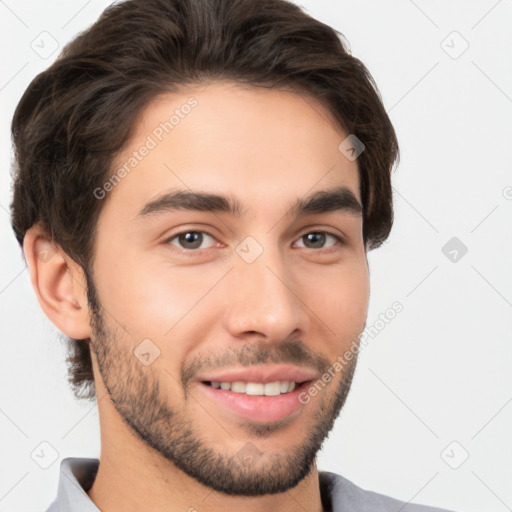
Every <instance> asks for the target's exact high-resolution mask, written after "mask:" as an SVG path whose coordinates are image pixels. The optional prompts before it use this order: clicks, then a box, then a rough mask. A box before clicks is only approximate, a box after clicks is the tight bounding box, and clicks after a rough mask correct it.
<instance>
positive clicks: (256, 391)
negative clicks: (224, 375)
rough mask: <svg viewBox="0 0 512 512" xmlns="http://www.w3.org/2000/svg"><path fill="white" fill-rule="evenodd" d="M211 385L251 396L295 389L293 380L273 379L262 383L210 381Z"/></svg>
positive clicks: (276, 393)
mask: <svg viewBox="0 0 512 512" xmlns="http://www.w3.org/2000/svg"><path fill="white" fill-rule="evenodd" d="M210 384H211V386H212V387H213V388H216V389H219V388H220V389H223V390H224V391H233V392H234V393H244V394H246V395H252V396H263V395H264V396H278V395H281V394H284V393H289V392H290V391H293V390H294V389H295V382H293V381H275V382H267V383H266V384H263V383H261V382H242V381H235V382H219V381H214V380H213V381H211V382H210Z"/></svg>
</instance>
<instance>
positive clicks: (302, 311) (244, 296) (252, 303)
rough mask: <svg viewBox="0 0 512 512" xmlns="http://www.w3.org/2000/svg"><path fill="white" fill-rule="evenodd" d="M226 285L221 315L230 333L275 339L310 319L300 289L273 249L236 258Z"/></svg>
mask: <svg viewBox="0 0 512 512" xmlns="http://www.w3.org/2000/svg"><path fill="white" fill-rule="evenodd" d="M228 286H229V287H230V291H229V292H228V293H229V296H230V299H229V300H228V302H227V305H228V306H227V310H226V314H225V317H224V318H225V327H226V329H227V330H228V331H229V332H230V334H231V335H232V336H233V337H235V338H239V339H244V340H247V339H248V338H250V337H255V336H256V337H258V338H263V339H265V340H267V341H271V342H279V341H284V340H287V339H292V338H297V337H301V336H303V335H304V333H305V332H307V330H308V328H309V322H310V319H309V315H308V314H307V311H308V308H307V306H306V304H305V302H304V301H305V298H304V297H302V296H301V295H303V293H304V290H302V289H301V288H300V283H299V282H298V281H297V279H296V276H295V275H294V273H293V271H292V270H291V269H290V268H287V266H286V262H284V261H283V258H282V257H281V255H280V254H279V251H278V250H277V249H276V250H275V251H270V250H265V251H264V252H263V254H261V255H260V256H259V258H257V259H256V261H253V262H252V263H247V262H246V261H243V260H242V259H240V261H237V262H236V264H235V268H234V269H233V270H232V271H231V272H230V282H229V284H228Z"/></svg>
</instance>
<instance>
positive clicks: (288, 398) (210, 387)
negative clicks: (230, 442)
mask: <svg viewBox="0 0 512 512" xmlns="http://www.w3.org/2000/svg"><path fill="white" fill-rule="evenodd" d="M311 382H312V380H307V381H302V382H300V381H273V382H266V383H263V382H245V381H232V382H229V381H212V380H206V381H199V382H198V384H199V388H200V390H201V392H202V393H204V396H205V397H206V398H207V399H208V400H211V401H212V402H214V404H215V410H219V409H220V411H222V412H225V413H228V414H231V415H233V414H234V415H235V417H236V418H237V419H243V420H249V421H252V422H255V423H260V424H265V423H274V422H278V421H283V420H285V419H288V418H292V419H293V417H294V416H295V417H297V416H299V415H300V414H301V412H302V411H303V410H304V408H305V406H306V404H305V403H303V402H301V401H300V400H299V395H300V394H301V393H302V392H303V391H305V390H306V389H307V388H308V387H309V385H310V384H311Z"/></svg>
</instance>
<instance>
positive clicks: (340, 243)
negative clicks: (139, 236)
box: [164, 229, 346, 255]
mask: <svg viewBox="0 0 512 512" xmlns="http://www.w3.org/2000/svg"><path fill="white" fill-rule="evenodd" d="M186 233H202V234H206V235H208V236H210V237H211V238H213V239H214V240H215V237H214V236H213V235H212V234H210V233H208V231H201V230H194V229H187V230H185V231H180V232H179V233H175V234H174V235H172V236H171V237H169V238H167V239H166V240H165V241H164V243H165V244H168V245H172V244H171V243H170V242H171V241H172V240H174V239H175V238H177V237H179V236H180V235H184V234H186ZM311 233H315V234H322V235H330V236H332V237H333V238H334V239H335V240H336V241H337V242H338V246H343V245H345V244H346V242H345V240H344V239H343V238H342V237H341V236H340V235H338V234H336V233H333V232H331V231H327V230H312V231H306V232H305V233H303V234H302V235H301V236H299V238H297V240H300V239H302V238H304V237H305V236H306V235H309V234H311ZM335 247H336V244H334V245H331V246H329V247H325V248H320V249H311V250H313V251H316V252H320V251H328V250H329V249H333V248H335ZM208 249H211V247H207V248H206V249H179V248H176V249H174V248H173V249H172V250H176V251H177V252H179V253H181V254H187V255H192V254H194V253H196V254H197V253H201V252H202V251H206V250H208ZM301 249H308V247H301Z"/></svg>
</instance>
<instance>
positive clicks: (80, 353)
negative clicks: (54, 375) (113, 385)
mask: <svg viewBox="0 0 512 512" xmlns="http://www.w3.org/2000/svg"><path fill="white" fill-rule="evenodd" d="M340 35H341V34H339V32H337V31H335V30H334V29H332V28H331V27H329V26H327V25H325V24H324V23H321V22H320V21H318V20H316V19H314V18H312V17H311V16H309V15H308V14H307V13H305V12H304V11H303V10H301V9H300V8H299V7H298V6H297V5H295V4H293V3H291V2H289V1H287V0H126V1H124V2H121V3H116V4H113V5H111V6H110V7H108V8H107V9H106V10H105V11H104V12H103V14H102V15H101V16H100V18H99V19H98V20H97V21H96V22H95V23H94V24H93V25H92V26H91V27H90V28H89V29H88V30H86V31H85V32H82V33H81V34H79V35H78V36H77V37H76V38H75V39H74V40H73V41H72V42H71V43H69V44H68V45H67V46H66V47H65V48H64V50H63V52H62V53H61V55H60V56H59V58H58V59H57V60H56V61H55V62H54V63H53V64H52V65H51V66H50V67H49V68H48V69H47V70H46V71H44V72H42V73H40V74H39V75H38V76H36V78H35V79H34V80H33V81H32V82H31V83H30V85H29V86H28V88H27V90H26V91H25V93H24V94H23V97H22V98H21V100H20V102H19V104H18V106H17V108H16V111H15V114H14V118H13V121H12V138H13V143H14V147H15V169H14V197H13V202H12V205H11V213H12V226H13V229H14V232H15V234H16V237H17V239H18V241H19V243H20V244H23V239H24V236H25V233H26V231H27V230H28V229H29V228H30V227H32V226H33V225H34V224H36V223H40V224H41V225H42V226H43V227H44V228H45V230H46V231H47V233H48V235H49V236H50V237H51V238H52V240H53V241H54V242H55V243H57V244H59V245H60V246H61V247H62V249H63V250H64V251H65V252H66V253H67V254H69V256H70V257H72V258H73V259H74V260H75V261H76V262H77V263H79V264H80V265H81V266H82V268H83V269H84V270H85V271H86V275H87V276H89V273H88V272H87V271H88V269H89V268H91V267H90V265H91V261H90V259H91V255H92V248H93V243H94V233H95V226H96V222H97V219H98V216H99V213H100V211H101V208H102V204H103V202H102V201H99V200H98V199H96V197H95V196H94V195H93V191H94V190H95V189H96V188H97V187H99V186H101V185H102V184H103V183H104V182H105V181H106V179H108V177H109V175H110V174H111V173H112V169H111V167H112V162H113V159H114V157H115V156H116V154H117V153H119V151H120V150H121V149H122V148H123V147H124V146H125V145H126V143H127V142H128V141H129V138H130V135H131V133H132V132H133V129H134V125H135V124H136V119H137V116H138V115H139V114H140V113H141V112H142V110H143V109H144V107H145V106H146V105H147V104H148V103H149V101H150V100H152V99H153V98H154V97H155V96H156V95H158V94H161V93H163V92H172V91H179V90H183V89H186V87H187V86H191V85H193V84H200V83H203V82H206V81H211V80H226V79H227V80H231V81H236V82H239V83H244V84H251V85H254V86H263V87H271V88H284V87H291V88H292V89H293V90H297V91H300V92H304V93H307V94H310V95H312V96H313V97H315V98H316V99H318V100H319V101H320V102H322V103H323V104H324V105H325V106H326V107H327V108H328V109H329V111H330V112H331V113H332V114H333V115H334V117H335V119H336V120H337V121H338V122H339V124H340V126H341V127H342V128H343V129H344V131H345V132H346V133H347V134H351V135H355V136H356V137H357V138H358V139H359V140H360V141H362V142H363V144H364V145H365V150H364V152H363V153H362V154H360V155H359V157H358V165H359V174H360V193H361V198H362V202H363V238H364V241H365V244H367V247H368V248H369V249H373V248H376V247H378V246H379V245H380V244H382V242H383V241H384V240H386V238H387V237H388V235H389V232H390V230H391V226H392V223H393V204H392V188H391V170H392V167H393V164H394V163H395V162H396V161H397V159H398V143H397V140H396V135H395V132H394V129H393V126H392V124H391V122H390V120H389V117H388V115H387V114H386V111H385V109H384V107H383V104H382V101H381V98H380V95H379V92H378V90H377V87H376V85H375V83H374V81H373V78H372V77H371V75H370V73H369V72H368V70H367V69H366V68H365V66H364V65H363V64H362V63H361V62H360V61H359V60H358V59H356V58H354V57H353V56H352V55H351V54H350V52H349V51H348V50H347V49H346V48H345V46H344V44H343V42H342V39H341V38H340ZM90 284H91V283H89V286H90ZM89 291H92V290H89ZM69 341H70V354H71V355H70V357H69V358H68V362H69V363H70V365H69V373H70V379H69V380H70V383H71V384H72V386H73V389H74V392H75V395H76V396H77V398H89V399H91V398H94V396H95V387H94V378H93V373H92V364H91V357H90V352H89V344H88V343H85V342H84V341H87V340H69Z"/></svg>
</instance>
